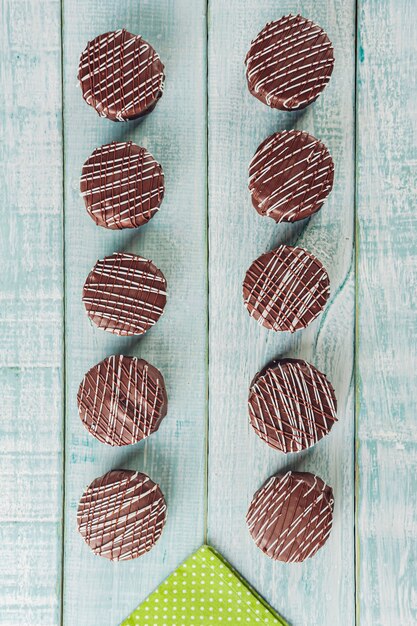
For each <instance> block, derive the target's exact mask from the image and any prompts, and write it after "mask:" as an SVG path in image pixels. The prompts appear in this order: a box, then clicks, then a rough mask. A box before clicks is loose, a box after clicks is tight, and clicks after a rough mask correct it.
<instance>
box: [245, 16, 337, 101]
mask: <svg viewBox="0 0 417 626" xmlns="http://www.w3.org/2000/svg"><path fill="white" fill-rule="evenodd" d="M245 62H246V77H247V80H248V87H249V91H250V92H251V93H252V95H254V96H255V98H258V100H260V101H261V102H264V103H265V104H267V105H268V106H270V107H272V108H274V109H282V110H283V111H290V110H293V109H303V108H304V107H306V106H307V105H308V104H310V103H311V102H314V100H316V98H317V97H318V96H319V95H320V93H321V92H322V91H323V89H324V88H325V86H326V85H327V83H328V82H329V80H330V76H331V73H332V71H333V66H334V56H333V46H332V44H331V42H330V40H329V38H328V36H327V35H326V33H325V32H324V30H323V29H322V28H320V26H317V24H314V23H313V22H311V21H310V20H307V19H306V18H305V17H302V16H301V15H295V16H294V15H286V16H284V17H282V18H281V19H280V20H277V21H275V22H270V23H269V24H267V25H266V26H265V27H264V28H263V29H262V30H261V32H260V33H259V34H258V36H257V37H256V38H255V39H254V40H253V41H252V43H251V46H250V49H249V52H248V53H247V55H246V61H245Z"/></svg>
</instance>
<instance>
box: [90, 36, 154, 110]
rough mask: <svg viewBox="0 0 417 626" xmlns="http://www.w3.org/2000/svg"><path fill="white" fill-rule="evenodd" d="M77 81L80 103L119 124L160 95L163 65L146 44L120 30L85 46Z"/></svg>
mask: <svg viewBox="0 0 417 626" xmlns="http://www.w3.org/2000/svg"><path fill="white" fill-rule="evenodd" d="M78 80H79V82H80V85H81V89H82V94H83V98H84V100H85V101H86V102H87V103H88V104H89V105H91V106H92V107H93V108H94V109H95V110H96V111H97V113H98V114H99V115H101V116H102V117H108V118H109V119H112V120H114V121H120V122H123V121H127V120H130V119H134V118H136V117H140V116H141V115H144V114H145V113H148V112H149V111H151V110H152V109H153V108H154V106H155V104H156V102H157V101H158V99H159V98H160V97H161V96H162V91H163V85H164V66H163V64H162V63H161V60H160V58H159V55H158V54H157V53H156V52H155V50H154V49H153V48H152V46H151V45H150V44H149V43H148V42H147V41H145V40H144V39H142V37H140V36H138V35H132V34H131V33H129V32H127V31H126V30H125V29H122V30H117V31H114V32H109V33H105V34H103V35H99V36H98V37H96V38H95V39H93V41H90V42H89V43H88V44H87V47H86V48H85V50H84V51H83V53H82V54H81V58H80V64H79V70H78Z"/></svg>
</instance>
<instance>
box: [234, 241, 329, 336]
mask: <svg viewBox="0 0 417 626" xmlns="http://www.w3.org/2000/svg"><path fill="white" fill-rule="evenodd" d="M329 294H330V284H329V277H328V274H327V272H326V270H325V269H324V267H323V265H322V264H321V263H320V261H318V260H317V259H316V258H315V257H314V256H313V255H312V254H310V253H309V252H307V251H306V250H304V249H303V248H293V247H291V246H285V245H282V246H279V247H278V248H276V249H275V250H272V251H271V252H267V253H265V254H263V255H261V256H260V257H259V258H258V259H256V261H254V262H253V263H252V265H251V266H250V268H249V269H248V271H247V272H246V277H245V280H244V283H243V299H244V303H245V306H246V308H247V309H248V312H249V315H250V316H251V317H254V318H255V319H256V320H257V321H258V323H259V324H261V325H262V326H265V327H266V328H269V329H272V330H274V331H290V332H295V331H296V330H298V329H300V328H305V327H306V326H308V324H310V322H312V321H313V320H314V319H315V318H316V317H317V316H318V315H319V314H320V312H321V311H322V310H323V307H324V305H325V303H326V301H327V299H328V297H329Z"/></svg>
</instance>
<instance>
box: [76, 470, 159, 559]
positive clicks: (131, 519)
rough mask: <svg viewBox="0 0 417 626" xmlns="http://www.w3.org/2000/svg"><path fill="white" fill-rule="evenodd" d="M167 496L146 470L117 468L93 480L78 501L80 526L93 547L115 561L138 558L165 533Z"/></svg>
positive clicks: (84, 537)
mask: <svg viewBox="0 0 417 626" xmlns="http://www.w3.org/2000/svg"><path fill="white" fill-rule="evenodd" d="M166 508H167V507H166V504H165V499H164V496H163V494H162V491H161V490H160V488H159V486H158V485H157V484H156V483H154V482H153V480H151V479H150V478H149V476H147V475H146V474H140V473H139V472H133V471H131V470H113V471H111V472H107V474H104V476H100V478H96V479H95V480H93V482H92V483H91V485H90V486H89V487H88V488H87V489H86V491H85V492H84V493H83V495H82V497H81V500H80V503H79V505H78V512H77V523H78V530H79V531H80V534H81V535H82V537H83V539H84V541H85V542H86V543H87V544H88V545H89V546H90V548H91V549H92V551H93V552H94V553H95V554H98V555H99V556H104V557H105V558H106V559H110V560H111V561H127V560H129V559H136V558H137V557H138V556H141V555H142V554H145V552H148V551H149V550H150V549H151V548H153V546H154V545H155V543H156V542H157V541H158V539H159V537H160V536H161V533H162V529H163V527H164V524H165V518H166Z"/></svg>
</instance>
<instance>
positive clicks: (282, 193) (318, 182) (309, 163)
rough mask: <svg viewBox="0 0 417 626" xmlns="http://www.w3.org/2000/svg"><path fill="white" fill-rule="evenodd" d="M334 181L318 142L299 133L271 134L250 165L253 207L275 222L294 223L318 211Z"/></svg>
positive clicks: (331, 167)
mask: <svg viewBox="0 0 417 626" xmlns="http://www.w3.org/2000/svg"><path fill="white" fill-rule="evenodd" d="M333 178H334V164H333V161H332V158H331V156H330V154H329V151H328V150H327V148H326V146H325V145H324V144H323V143H322V142H321V141H319V140H318V139H316V138H315V137H313V136H312V135H309V134H308V133H306V132H304V131H302V130H284V131H282V132H280V133H274V134H273V135H271V136H270V137H268V138H267V139H265V141H263V142H262V143H261V145H260V146H259V148H258V149H257V151H256V153H255V155H254V157H253V159H252V161H251V163H250V166H249V191H250V193H251V196H252V204H253V206H254V207H255V209H256V210H257V211H258V213H259V214H260V215H262V216H264V215H266V216H267V217H271V218H272V219H273V220H275V222H296V221H298V220H302V219H304V218H306V217H309V216H310V215H312V214H313V213H316V211H318V210H319V209H320V208H321V206H322V204H323V202H324V200H325V199H326V198H327V196H328V195H329V193H330V191H331V190H332V187H333Z"/></svg>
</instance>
